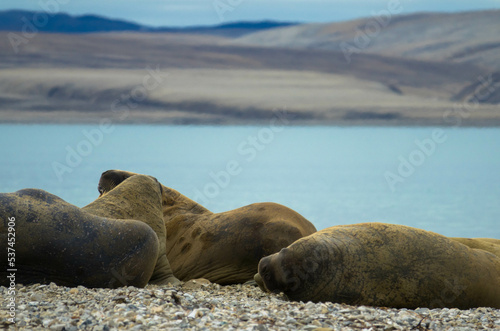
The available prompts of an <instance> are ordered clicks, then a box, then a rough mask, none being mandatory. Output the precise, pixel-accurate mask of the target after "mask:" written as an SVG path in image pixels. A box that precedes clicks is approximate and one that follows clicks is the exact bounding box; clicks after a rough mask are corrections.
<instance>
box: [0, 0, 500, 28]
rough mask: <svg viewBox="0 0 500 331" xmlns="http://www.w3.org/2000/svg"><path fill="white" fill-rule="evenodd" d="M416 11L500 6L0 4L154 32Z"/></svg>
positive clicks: (253, 0)
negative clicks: (116, 21) (89, 17)
mask: <svg viewBox="0 0 500 331" xmlns="http://www.w3.org/2000/svg"><path fill="white" fill-rule="evenodd" d="M391 5H392V6H399V8H401V9H402V13H403V14H407V13H412V12H417V11H446V12H455V11H465V10H480V9H492V8H496V9H500V0H463V1H462V0H437V1H436V0H338V1H328V0H142V1H141V0H1V1H0V10H6V9H28V10H38V11H49V12H52V11H54V9H57V10H58V11H61V12H67V13H70V14H75V15H81V14H89V13H92V14H99V15H102V16H107V17H112V18H121V19H126V20H130V21H135V22H139V23H142V24H146V25H153V26H186V25H213V24H219V23H227V22H231V21H256V20H264V19H271V20H278V21H294V22H332V21H341V20H348V19H352V18H359V17H367V16H370V15H371V14H372V13H373V12H375V13H377V12H380V11H381V10H384V9H387V8H389V7H390V6H391Z"/></svg>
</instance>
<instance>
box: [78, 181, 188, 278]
mask: <svg viewBox="0 0 500 331" xmlns="http://www.w3.org/2000/svg"><path fill="white" fill-rule="evenodd" d="M82 210H84V211H86V212H88V213H91V214H94V215H97V216H102V217H108V218H115V219H135V220H138V221H142V222H144V223H146V224H147V225H149V226H150V227H151V228H152V229H153V231H154V232H155V233H156V235H157V236H158V241H159V254H158V256H157V257H156V260H157V262H156V267H155V270H154V272H153V275H152V276H151V279H150V280H149V283H151V284H156V285H164V284H168V283H170V284H172V285H178V284H180V281H179V280H178V279H177V278H176V277H174V275H173V273H172V270H171V268H170V264H169V261H168V259H167V255H166V247H165V242H166V234H165V231H166V230H165V223H164V221H163V213H162V186H161V184H160V183H159V182H158V181H157V180H156V178H154V177H150V176H144V175H137V176H133V177H130V178H127V179H125V180H124V181H123V182H121V183H119V184H118V185H117V186H116V187H114V188H113V189H112V190H111V191H109V192H108V193H107V194H106V195H104V196H100V197H99V198H97V199H96V200H95V201H94V202H92V203H90V204H89V205H87V206H85V207H83V208H82ZM145 258H148V257H145Z"/></svg>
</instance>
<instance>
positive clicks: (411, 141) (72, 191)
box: [0, 125, 500, 238]
mask: <svg viewBox="0 0 500 331" xmlns="http://www.w3.org/2000/svg"><path fill="white" fill-rule="evenodd" d="M499 146H500V129H451V128H449V129H448V128H446V129H436V128H339V127H284V128H281V127H186V126H114V127H112V128H111V129H110V130H106V128H99V126H97V125H87V126H82V125H43V126H42V125H31V126H30V125H0V151H1V159H0V192H12V191H16V190H19V189H22V188H28V187H33V188H41V189H44V190H47V191H49V192H51V193H53V194H56V195H58V196H60V197H61V198H63V199H65V200H66V201H68V202H70V203H73V204H75V205H77V206H84V205H86V204H88V203H89V202H91V201H92V200H94V199H95V198H96V197H97V188H96V187H97V182H98V180H99V177H100V174H101V173H102V172H103V171H105V170H107V169H123V170H129V171H134V172H138V173H144V174H150V175H153V176H155V177H157V178H158V179H159V180H160V181H161V182H162V183H163V184H165V185H166V186H169V187H172V188H174V189H176V190H178V191H180V192H181V193H183V194H184V195H187V196H188V197H190V198H193V199H196V200H197V201H199V202H202V203H203V204H204V205H205V206H206V207H208V208H209V209H211V210H212V211H215V212H220V211H226V210H230V209H234V208H237V207H241V206H243V205H246V204H250V203H253V202H262V201H273V202H277V203H281V204H284V205H286V206H289V207H291V208H292V209H294V210H296V211H298V212H299V213H301V214H302V215H304V216H305V217H306V218H308V219H309V220H310V221H312V222H313V223H314V224H315V225H316V227H317V228H318V229H322V228H325V227H328V226H332V225H337V224H348V223H358V222H367V221H376V222H388V223H397V224H405V225H410V226H414V227H418V228H422V229H426V230H431V231H435V232H438V233H442V234H444V235H448V236H466V237H494V238H500V171H499V170H500V153H499V152H498V147H499Z"/></svg>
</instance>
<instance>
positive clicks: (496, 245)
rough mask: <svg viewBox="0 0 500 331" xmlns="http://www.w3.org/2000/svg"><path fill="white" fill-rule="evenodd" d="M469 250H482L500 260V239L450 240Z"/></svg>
mask: <svg viewBox="0 0 500 331" xmlns="http://www.w3.org/2000/svg"><path fill="white" fill-rule="evenodd" d="M450 239H451V240H454V241H458V242H459V243H461V244H464V245H465V246H468V247H470V248H476V249H482V250H483V251H487V252H490V253H493V254H495V255H496V256H498V257H499V258H500V239H491V238H450Z"/></svg>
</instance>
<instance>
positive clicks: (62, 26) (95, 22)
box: [0, 10, 295, 37]
mask: <svg viewBox="0 0 500 331" xmlns="http://www.w3.org/2000/svg"><path fill="white" fill-rule="evenodd" d="M294 24H295V23H287V22H274V21H262V22H235V23H228V24H221V25H215V26H196V27H186V28H177V27H151V26H145V25H140V24H137V23H133V22H128V21H124V20H119V19H110V18H106V17H102V16H97V15H83V16H71V15H68V14H64V13H57V14H51V13H43V12H33V11H25V10H9V11H0V31H23V29H25V30H26V29H27V30H28V31H32V30H34V29H36V30H37V31H41V32H50V33H93V32H120V31H128V32H131V31H139V32H173V33H176V32H178V33H194V34H212V35H220V36H227V37H239V36H242V35H245V34H248V33H253V32H258V31H263V30H268V29H272V28H276V27H286V26H291V25H294Z"/></svg>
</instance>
